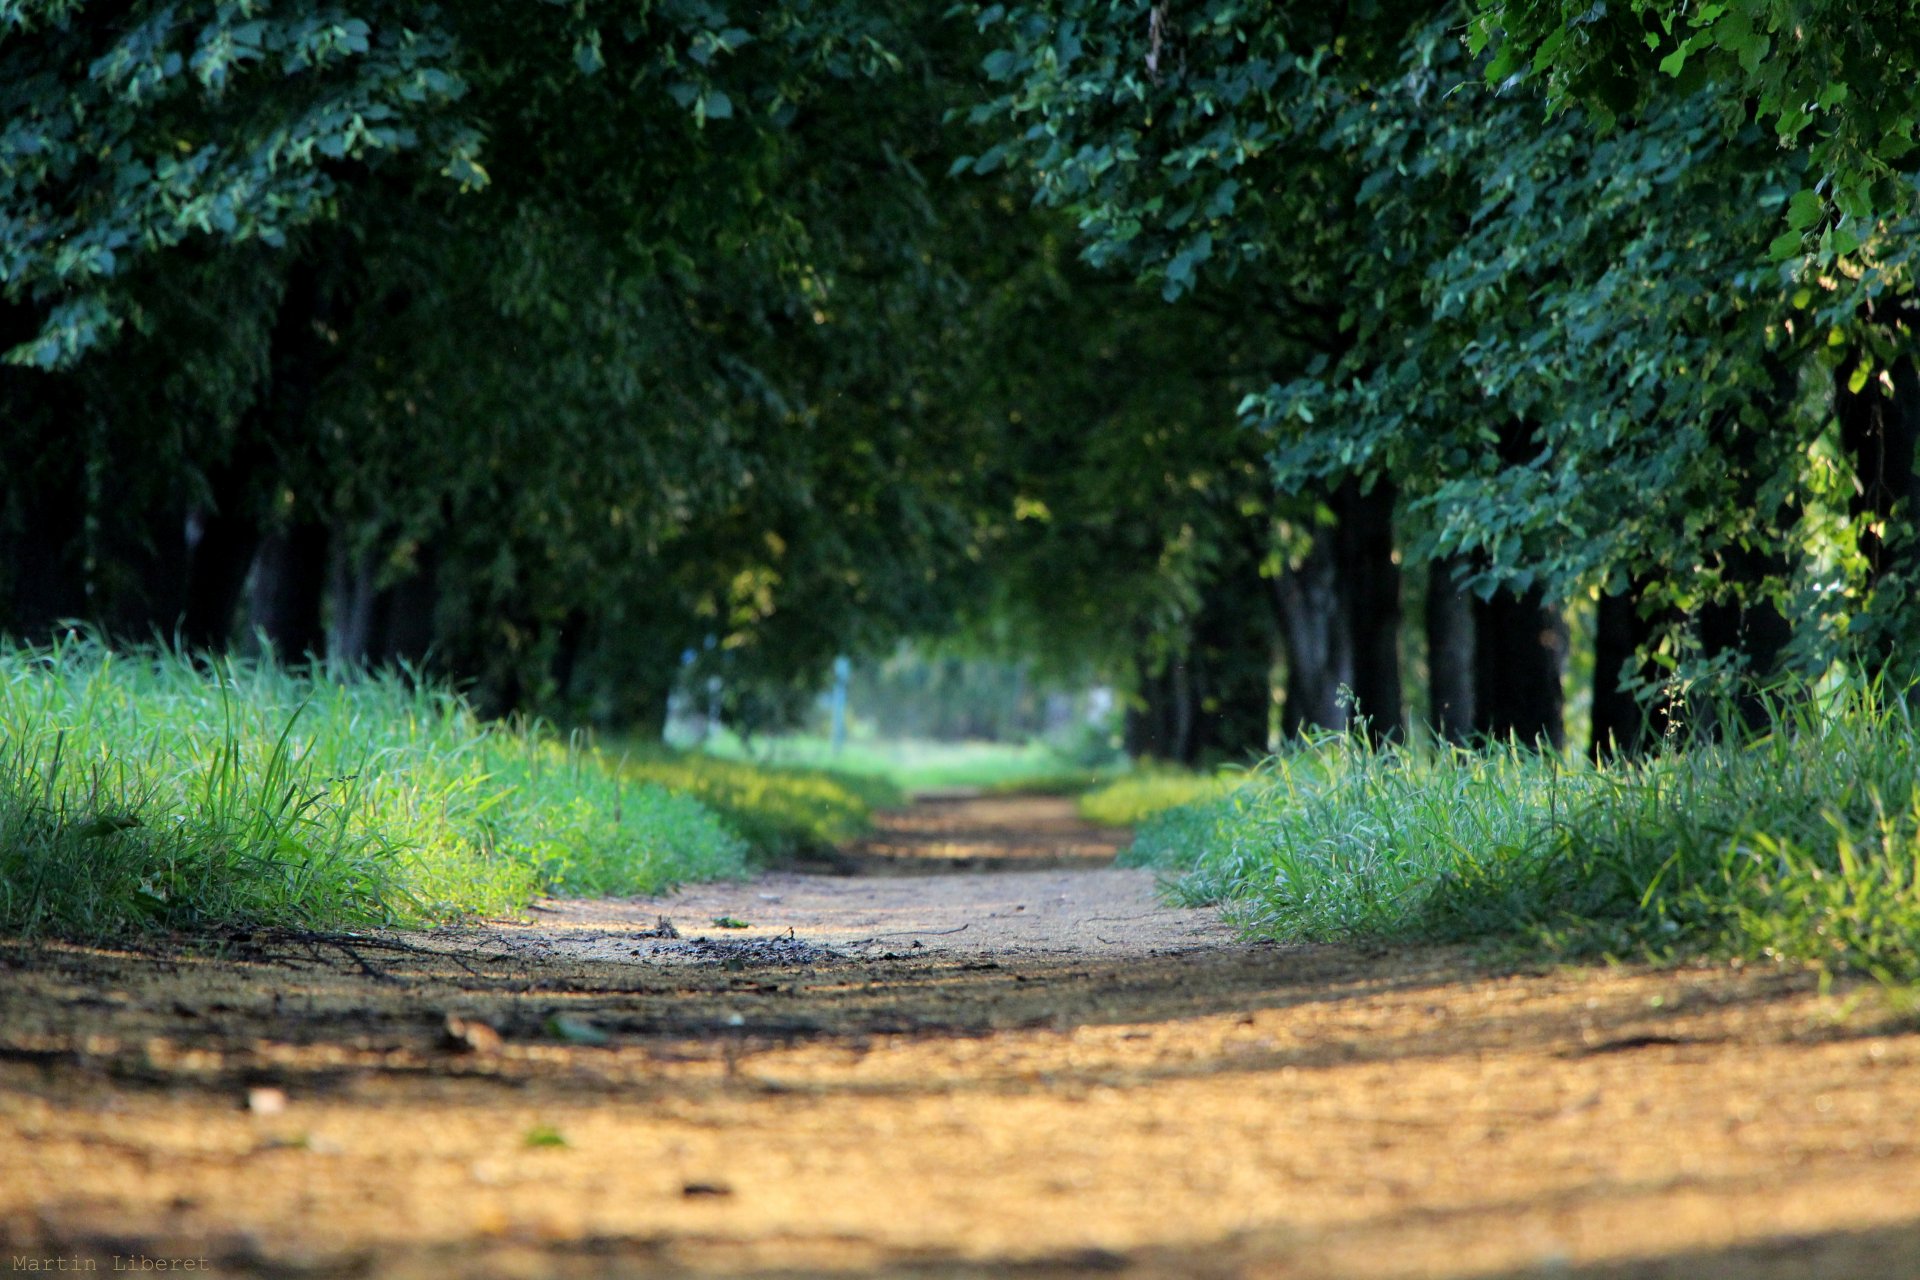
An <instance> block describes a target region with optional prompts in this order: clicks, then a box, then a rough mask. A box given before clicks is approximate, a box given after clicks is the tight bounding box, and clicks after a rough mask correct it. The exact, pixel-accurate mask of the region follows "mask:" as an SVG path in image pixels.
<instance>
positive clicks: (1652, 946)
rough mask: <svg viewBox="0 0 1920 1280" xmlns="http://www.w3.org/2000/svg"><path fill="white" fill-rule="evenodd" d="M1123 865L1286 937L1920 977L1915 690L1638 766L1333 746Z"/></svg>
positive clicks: (1175, 812) (1174, 815)
mask: <svg viewBox="0 0 1920 1280" xmlns="http://www.w3.org/2000/svg"><path fill="white" fill-rule="evenodd" d="M1123 860H1124V861H1126V862H1129V863H1131V864H1133V865H1144V866H1153V867H1158V868H1161V869H1163V870H1165V871H1167V872H1168V873H1170V877H1171V883H1172V885H1173V886H1174V890H1175V892H1176V894H1177V895H1178V896H1179V897H1180V898H1181V899H1183V900H1185V901H1188V902H1225V903H1228V904H1230V907H1231V913H1232V914H1233V916H1234V918H1235V919H1237V921H1238V922H1239V923H1241V924H1242V925H1243V926H1245V927H1246V928H1247V929H1248V930H1249V931H1250V932H1251V933H1253V934H1256V935H1260V936H1265V937H1271V938H1280V939H1296V940H1313V941H1340V940H1352V939H1360V938H1425V939H1444V940H1465V939H1491V938H1506V939H1517V940H1519V941H1521V942H1523V943H1525V944H1526V945H1528V946H1529V947H1531V948H1533V949H1537V950H1540V951H1543V952H1545V953H1546V954H1549V955H1555V956H1564V957H1594V956H1602V955H1616V956H1632V957H1640V958H1652V959H1655V960H1665V959H1677V958H1682V957H1687V956H1698V955H1713V956H1741V957H1748V958H1755V959H1774V960H1778V961H1782V962H1786V963H1792V964H1805V965H1811V966H1814V967H1817V968H1819V969H1821V970H1823V971H1826V972H1829V973H1843V972H1851V973H1860V974H1868V975H1872V976H1875V977H1877V978H1879V979H1881V980H1882V981H1884V982H1887V983H1890V984H1909V983H1913V982H1915V981H1916V980H1920V742H1917V741H1916V734H1915V726H1914V721H1913V717H1912V714H1911V711H1910V708H1909V705H1908V702H1907V701H1906V700H1905V699H1904V698H1881V697H1878V696H1875V695H1874V694H1871V693H1867V692H1861V691H1859V690H1853V691H1849V692H1845V693H1843V694H1842V695H1840V696H1838V697H1836V698H1832V699H1828V700H1826V702H1825V703H1824V704H1822V705H1820V706H1816V705H1815V703H1814V702H1813V701H1812V700H1810V699H1802V700H1799V701H1797V702H1794V703H1789V704H1786V705H1784V707H1783V709H1782V710H1781V713H1780V715H1779V717H1778V718H1777V720H1776V728H1775V729H1774V730H1773V731H1772V732H1770V733H1767V734H1765V735H1762V736H1758V737H1755V738H1753V739H1751V740H1748V741H1744V742H1741V743H1737V744H1734V743H1705V744H1701V745H1695V746H1692V747H1688V748H1675V749H1670V750H1667V751H1665V752H1663V753H1661V754H1658V755H1656V756H1653V757H1651V758H1647V759H1643V760H1637V761H1622V762H1612V763H1608V764H1605V765H1593V764H1589V763H1586V762H1584V761H1581V762H1575V763H1568V762H1565V761H1562V760H1560V759H1558V758H1556V757H1553V756H1549V755H1542V754H1538V753H1535V752H1533V751H1529V750H1526V749H1524V748H1519V747H1516V746H1512V745H1508V746H1490V747H1486V748H1483V749H1480V750H1474V751H1465V750H1457V749H1453V748H1448V747H1444V746H1439V745H1432V744H1427V745H1419V746H1412V747H1374V746H1371V745H1368V744H1367V743H1366V742H1364V741H1363V740H1361V739H1359V738H1354V737H1345V736H1336V737H1329V738H1326V739H1323V740H1321V741H1318V742H1315V743H1312V744H1309V745H1306V746H1303V747H1301V748H1298V749H1296V750H1294V751H1291V752H1288V753H1285V754H1283V755H1281V756H1279V757H1277V758H1275V759H1273V760H1271V761H1269V762H1268V763H1267V764H1266V765H1264V766H1262V768H1261V769H1260V770H1258V771H1257V772H1256V773H1255V774H1254V775H1252V776H1251V777H1250V778H1249V779H1248V780H1247V782H1246V783H1245V785H1243V786H1240V787H1238V788H1236V789H1234V790H1231V791H1229V792H1226V793H1225V794H1221V795H1216V796H1212V797H1209V798H1204V799H1202V800H1200V801H1198V802H1195V803H1192V804H1188V805H1184V806H1180V807H1176V808H1173V809H1168V810H1165V811H1163V812H1161V813H1159V814H1156V815H1153V816H1149V817H1148V818H1146V819H1145V820H1144V822H1143V823H1142V825H1141V826H1140V828H1139V830H1138V832H1137V835H1136V840H1135V844H1134V846H1133V848H1132V850H1131V851H1130V852H1129V853H1128V854H1126V855H1125V857H1124V859H1123Z"/></svg>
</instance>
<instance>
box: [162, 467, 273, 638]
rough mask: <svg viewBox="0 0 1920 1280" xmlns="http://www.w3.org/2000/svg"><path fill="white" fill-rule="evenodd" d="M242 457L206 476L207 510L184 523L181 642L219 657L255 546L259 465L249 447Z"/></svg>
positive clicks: (236, 613)
mask: <svg viewBox="0 0 1920 1280" xmlns="http://www.w3.org/2000/svg"><path fill="white" fill-rule="evenodd" d="M240 450H241V456H238V457H235V458H233V459H231V460H229V462H228V464H227V465H225V466H223V467H220V468H219V469H217V470H216V471H215V472H214V474H213V475H212V476H210V477H208V480H209V487H210V489H211V491H212V498H213V502H212V506H211V507H209V508H207V509H204V510H201V511H196V512H194V513H193V515H191V516H190V517H188V521H187V539H186V540H187V555H188V570H187V591H186V606H185V609H184V613H183V616H182V618H181V621H180V642H181V643H182V644H183V645H185V646H186V647H187V648H188V649H191V650H194V651H196V652H209V653H211V652H220V651H223V650H225V649H226V647H227V644H228V642H229V641H230V640H231V639H232V638H233V628H234V624H235V622H236V621H237V620H238V616H239V611H240V595H241V591H242V589H243V588H244V587H245V586H246V583H247V570H248V569H249V568H250V567H251V566H252V564H253V557H254V553H255V552H256V551H258V550H259V546H260V524H259V518H258V517H257V516H256V515H255V513H254V504H255V503H256V501H257V485H258V482H259V480H260V478H261V472H262V470H263V469H264V467H263V460H262V459H261V457H260V456H259V453H258V451H257V450H256V449H255V448H253V447H251V443H250V442H243V443H242V445H241V446H240Z"/></svg>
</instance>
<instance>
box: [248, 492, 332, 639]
mask: <svg viewBox="0 0 1920 1280" xmlns="http://www.w3.org/2000/svg"><path fill="white" fill-rule="evenodd" d="M327 542H328V535H327V527H326V526H325V525H323V524H320V523H318V522H317V521H312V520H303V521H297V522H295V523H294V524H292V525H290V526H289V527H287V528H285V529H281V530H276V531H275V532H273V533H270V534H268V535H267V536H266V537H265V538H264V539H262V541H261V543H260V551H259V554H258V555H257V556H255V557H254V562H253V580H252V584H251V589H250V591H249V600H248V611H249V614H250V615H251V619H252V623H253V626H254V627H255V628H256V629H257V630H258V631H259V632H260V634H261V635H262V636H263V637H264V638H265V640H266V642H267V644H268V645H269V646H270V647H271V648H272V650H273V652H274V653H275V654H276V655H277V656H278V657H279V658H280V659H281V660H282V661H284V662H299V661H302V660H304V659H306V658H309V657H320V656H322V655H323V654H325V652H326V647H327V637H326V631H325V629H324V628H323V627H322V625H321V612H322V605H323V603H324V599H325V596H326V586H327V565H328V559H327Z"/></svg>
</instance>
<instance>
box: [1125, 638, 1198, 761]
mask: <svg viewBox="0 0 1920 1280" xmlns="http://www.w3.org/2000/svg"><path fill="white" fill-rule="evenodd" d="M1136 696H1137V697H1138V698H1139V699H1140V705H1138V706H1135V707H1131V708H1129V709H1128V711H1127V723H1126V744H1127V750H1128V752H1129V753H1131V754H1132V755H1135V756H1138V757H1143V758H1151V759H1155V760H1165V761H1169V762H1172V763H1177V764H1189V763H1191V762H1192V759H1193V754H1194V752H1193V697H1192V685H1191V681H1190V679H1189V677H1188V673H1187V663H1186V660H1185V658H1184V657H1176V658H1170V659H1168V660H1167V663H1166V665H1165V666H1164V667H1162V668H1161V669H1160V670H1159V671H1155V672H1150V673H1145V674H1143V675H1142V676H1141V679H1140V688H1139V690H1138V691H1137V695H1136Z"/></svg>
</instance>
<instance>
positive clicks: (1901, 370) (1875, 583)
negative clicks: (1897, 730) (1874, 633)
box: [1834, 353, 1920, 680]
mask: <svg viewBox="0 0 1920 1280" xmlns="http://www.w3.org/2000/svg"><path fill="white" fill-rule="evenodd" d="M1859 361H1860V356H1859V354H1858V353H1855V354H1853V355H1851V356H1850V357H1848V359H1846V360H1845V361H1843V362H1842V363H1841V365H1840V367H1839V369H1837V370H1836V371H1835V374H1834V381H1835V386H1834V411H1835V415H1836V416H1837V417H1838V418H1839V422H1840V439H1841V443H1842V444H1843V445H1844V446H1845V448H1846V449H1847V451H1848V452H1849V453H1850V454H1852V455H1853V460H1854V472H1855V476H1856V478H1857V481H1858V486H1859V487H1858V492H1857V493H1856V495H1855V497H1854V500H1853V514H1854V516H1855V517H1856V518H1858V517H1867V518H1870V519H1872V520H1873V521H1874V522H1876V523H1877V524H1879V526H1880V528H1882V529H1884V528H1887V527H1888V522H1889V521H1891V520H1892V519H1893V518H1894V516H1895V513H1896V511H1898V512H1899V513H1900V514H1901V515H1903V516H1904V518H1905V519H1906V520H1907V521H1908V522H1912V521H1914V520H1915V519H1916V518H1920V477H1916V475H1915V473H1914V454H1915V449H1916V445H1917V444H1920V369H1916V367H1915V363H1914V357H1913V356H1911V355H1903V356H1901V357H1900V358H1899V359H1897V360H1896V361H1894V363H1893V365H1892V367H1891V368H1889V369H1886V370H1883V371H1882V372H1884V373H1885V374H1886V375H1887V378H1888V381H1889V382H1891V383H1892V389H1891V391H1889V390H1888V389H1887V388H1886V386H1885V385H1883V384H1882V382H1881V379H1880V376H1879V374H1878V373H1876V374H1875V375H1874V376H1872V377H1869V378H1868V379H1867V381H1866V383H1865V385H1864V386H1862V387H1861V389H1860V390H1859V391H1857V392H1856V391H1849V390H1848V389H1847V383H1848V381H1849V380H1850V379H1851V377H1852V376H1853V373H1854V371H1855V370H1856V369H1857V368H1858V367H1859ZM1860 550H1861V552H1862V553H1863V554H1864V555H1865V557H1866V560H1867V571H1868V585H1869V587H1870V588H1879V587H1880V586H1881V585H1882V584H1883V583H1886V582H1888V581H1889V580H1894V581H1902V580H1904V581H1905V582H1906V583H1907V585H1908V587H1909V589H1911V585H1912V584H1911V579H1912V578H1913V576H1914V572H1913V571H1914V567H1915V558H1916V552H1917V551H1920V539H1916V537H1915V536H1914V535H1913V533H1912V531H1911V530H1910V529H1909V530H1907V531H1905V532H1896V533H1895V534H1894V536H1893V537H1891V538H1889V537H1887V536H1886V535H1885V534H1883V533H1881V532H1880V531H1879V530H1878V529H1873V528H1869V529H1867V530H1866V531H1865V532H1864V533H1862V535H1861V537H1860ZM1884 635H1885V638H1884V639H1881V640H1880V641H1879V642H1878V643H1877V644H1876V645H1875V648H1874V650H1873V651H1871V652H1868V653H1864V654H1862V655H1861V659H1862V661H1863V662H1864V663H1865V664H1866V667H1867V674H1868V675H1875V674H1878V673H1880V672H1881V671H1885V670H1888V669H1889V668H1892V667H1894V666H1895V665H1896V663H1898V665H1899V667H1900V670H1899V671H1897V672H1895V673H1894V674H1895V678H1896V679H1901V680H1904V678H1905V676H1906V675H1907V674H1909V671H1908V667H1909V666H1910V664H1911V663H1912V661H1913V660H1912V658H1911V657H1910V656H1908V655H1906V654H1905V653H1904V652H1903V651H1904V650H1906V649H1907V648H1909V645H1908V644H1906V643H1902V641H1904V640H1907V639H1908V637H1904V636H1901V635H1900V634H1899V629H1894V630H1887V631H1885V632H1884ZM1903 658H1904V659H1905V661H1904V662H1901V661H1900V660H1901V659H1903Z"/></svg>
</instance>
